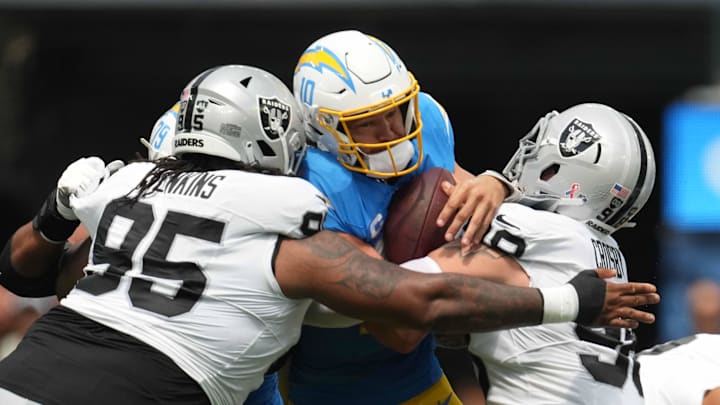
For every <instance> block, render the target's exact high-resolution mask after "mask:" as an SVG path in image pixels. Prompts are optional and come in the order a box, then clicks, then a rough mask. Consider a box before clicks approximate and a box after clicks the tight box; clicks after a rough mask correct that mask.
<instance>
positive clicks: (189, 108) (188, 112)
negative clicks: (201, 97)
mask: <svg viewBox="0 0 720 405" xmlns="http://www.w3.org/2000/svg"><path fill="white" fill-rule="evenodd" d="M215 70H217V67H214V68H212V69H208V70H206V71H204V72H202V73H201V74H200V75H199V76H198V77H197V79H195V81H194V82H193V84H192V86H191V87H190V97H189V98H188V103H187V105H186V106H185V114H184V115H185V117H184V118H183V132H190V129H191V126H192V115H193V111H194V110H195V98H196V97H197V93H198V87H199V86H200V83H202V82H203V81H204V80H205V79H207V77H208V76H210V74H211V73H212V72H214V71H215Z"/></svg>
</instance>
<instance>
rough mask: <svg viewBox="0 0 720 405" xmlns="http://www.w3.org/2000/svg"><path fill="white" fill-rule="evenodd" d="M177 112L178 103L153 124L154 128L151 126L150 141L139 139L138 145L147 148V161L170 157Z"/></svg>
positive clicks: (178, 109)
mask: <svg viewBox="0 0 720 405" xmlns="http://www.w3.org/2000/svg"><path fill="white" fill-rule="evenodd" d="M179 112H180V102H177V103H175V105H174V106H172V108H170V109H169V110H167V111H165V114H163V115H162V116H160V118H158V120H157V122H155V126H153V130H152V132H151V133H150V141H148V140H147V139H145V138H140V143H142V144H143V146H145V147H146V148H147V151H148V160H157V159H160V158H164V157H168V156H170V155H172V148H173V146H172V145H173V139H174V138H175V126H177V117H178V113H179Z"/></svg>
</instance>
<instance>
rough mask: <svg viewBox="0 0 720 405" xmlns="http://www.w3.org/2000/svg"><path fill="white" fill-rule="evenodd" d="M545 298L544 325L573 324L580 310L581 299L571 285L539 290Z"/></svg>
mask: <svg viewBox="0 0 720 405" xmlns="http://www.w3.org/2000/svg"><path fill="white" fill-rule="evenodd" d="M539 290H540V294H542V296H543V319H542V323H557V322H572V321H574V320H575V319H576V318H577V316H578V312H579V310H580V299H579V298H578V294H577V292H576V291H575V287H573V286H572V285H571V284H563V285H561V286H559V287H546V288H539Z"/></svg>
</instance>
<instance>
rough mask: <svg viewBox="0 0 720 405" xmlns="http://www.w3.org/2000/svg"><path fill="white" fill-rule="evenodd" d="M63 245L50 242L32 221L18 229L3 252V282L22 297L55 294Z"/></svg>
mask: <svg viewBox="0 0 720 405" xmlns="http://www.w3.org/2000/svg"><path fill="white" fill-rule="evenodd" d="M62 252H63V246H62V245H59V244H52V243H49V242H47V241H46V240H45V239H44V238H43V237H42V236H40V235H38V234H36V232H35V231H34V230H33V227H32V225H30V224H26V225H24V226H22V227H21V228H20V229H18V230H17V231H16V232H15V234H14V235H13V236H12V237H11V238H10V239H9V240H8V241H7V242H6V244H5V246H4V248H3V250H2V252H1V253H0V285H2V286H3V287H5V288H6V289H7V290H9V291H11V292H12V293H14V294H16V295H19V296H21V297H47V296H51V295H55V283H56V280H57V274H58V262H59V258H60V256H61V255H62Z"/></svg>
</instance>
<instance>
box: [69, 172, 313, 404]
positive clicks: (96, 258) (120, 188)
mask: <svg viewBox="0 0 720 405" xmlns="http://www.w3.org/2000/svg"><path fill="white" fill-rule="evenodd" d="M153 167H154V165H153V164H151V163H135V164H131V165H128V166H127V167H125V168H123V169H121V170H120V171H118V172H117V173H115V174H114V175H113V176H112V177H110V178H109V179H108V180H107V181H105V182H103V184H101V185H100V187H99V188H98V190H97V191H96V192H95V193H93V194H91V195H89V196H86V197H84V198H81V199H76V200H74V201H73V207H74V210H75V212H76V213H77V215H78V217H79V218H80V219H81V220H82V222H83V223H84V224H85V225H86V226H87V227H88V229H89V231H90V233H91V235H92V237H93V246H92V249H91V258H90V263H89V265H88V266H87V267H86V273H87V277H85V278H84V279H82V280H81V281H80V282H79V283H78V284H77V286H76V288H75V289H73V290H72V291H71V293H70V294H69V295H68V297H67V298H65V299H64V300H63V301H62V302H61V303H62V305H65V306H67V307H69V308H71V309H73V310H75V311H77V312H79V313H80V314H82V315H84V316H86V317H88V318H90V319H93V320H95V321H97V322H100V323H102V324H105V325H107V326H109V327H111V328H114V329H117V330H119V331H121V332H124V333H127V334H129V335H131V336H134V337H136V338H137V339H139V340H141V341H143V342H145V343H147V344H148V345H150V346H153V347H155V348H156V349H158V350H159V351H161V352H162V353H164V354H165V355H167V356H168V357H170V358H171V359H172V360H173V361H175V362H176V363H177V364H178V366H179V367H180V368H181V369H183V370H184V371H185V372H186V373H187V374H188V375H189V376H190V377H191V378H193V379H194V380H196V381H197V382H198V383H199V385H200V386H201V387H202V388H203V389H204V390H205V392H206V393H207V395H208V398H209V399H210V400H211V402H212V403H213V404H239V403H242V402H243V401H244V399H245V396H246V395H247V394H248V393H249V392H251V391H252V390H253V389H255V388H256V387H258V386H259V385H260V384H261V382H262V379H263V373H264V372H265V371H266V370H267V369H268V367H269V366H270V365H271V364H272V362H274V361H275V360H276V359H278V358H279V357H280V356H281V355H282V354H284V353H285V352H286V351H287V350H288V349H289V348H290V347H292V346H293V345H294V344H295V343H296V342H297V340H298V338H299V335H300V327H301V323H302V319H303V316H304V314H305V311H306V310H307V307H308V305H309V304H310V300H292V299H289V298H287V297H285V295H284V294H283V292H282V290H281V288H280V286H279V285H278V283H277V280H276V279H275V276H274V273H273V262H274V256H275V253H276V248H277V241H278V235H279V234H282V235H287V236H289V237H301V236H303V235H309V234H312V233H315V232H317V231H318V230H319V229H320V228H321V226H322V221H323V218H324V216H325V213H326V210H327V207H326V204H325V201H324V199H323V198H322V196H321V195H320V193H319V192H318V191H317V189H315V187H313V186H312V185H310V183H308V182H306V181H304V180H302V179H299V178H291V177H284V176H268V175H260V174H255V173H248V172H244V171H238V170H221V171H212V172H206V173H184V174H182V175H180V176H178V177H177V178H176V179H174V180H173V181H169V182H165V183H162V184H161V185H160V187H158V188H157V189H156V190H155V192H153V193H151V194H149V195H147V196H145V197H142V198H140V200H139V201H137V202H134V203H133V202H128V201H127V199H126V198H124V196H127V195H128V193H131V192H132V190H133V189H134V188H135V187H136V186H137V184H138V183H139V182H140V181H141V179H143V178H144V177H145V175H146V174H147V173H148V172H149V171H150V170H151V169H152V168H153Z"/></svg>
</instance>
